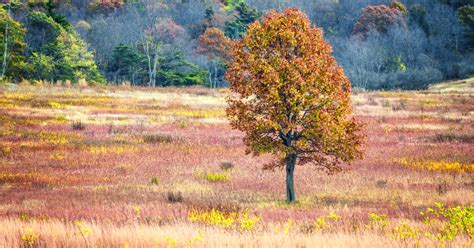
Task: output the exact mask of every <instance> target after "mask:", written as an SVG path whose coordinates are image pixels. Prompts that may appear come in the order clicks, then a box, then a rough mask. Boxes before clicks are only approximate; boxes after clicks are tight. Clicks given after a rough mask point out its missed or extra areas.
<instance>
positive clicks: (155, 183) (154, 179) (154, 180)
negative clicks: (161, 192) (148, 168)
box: [150, 177, 160, 185]
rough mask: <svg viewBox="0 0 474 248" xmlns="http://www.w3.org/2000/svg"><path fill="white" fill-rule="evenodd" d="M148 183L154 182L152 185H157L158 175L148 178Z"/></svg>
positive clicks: (158, 181) (158, 182)
mask: <svg viewBox="0 0 474 248" xmlns="http://www.w3.org/2000/svg"><path fill="white" fill-rule="evenodd" d="M150 183H151V184H154V185H158V184H160V179H159V178H158V177H152V178H151V179H150Z"/></svg>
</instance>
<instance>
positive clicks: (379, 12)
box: [352, 5, 406, 37]
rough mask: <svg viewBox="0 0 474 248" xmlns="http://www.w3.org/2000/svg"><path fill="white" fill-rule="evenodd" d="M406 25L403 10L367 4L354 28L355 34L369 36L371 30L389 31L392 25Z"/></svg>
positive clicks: (353, 32)
mask: <svg viewBox="0 0 474 248" xmlns="http://www.w3.org/2000/svg"><path fill="white" fill-rule="evenodd" d="M394 25H396V26H402V27H405V26H406V22H405V19H404V18H403V12H401V11H400V10H398V9H397V8H391V7H388V6H385V5H378V6H367V7H366V8H365V9H364V11H363V13H362V15H361V17H360V18H359V21H357V23H356V24H355V25H354V27H353V29H352V34H353V35H361V36H363V37H365V36H367V33H368V32H369V31H370V30H376V31H377V32H379V33H385V32H387V30H388V28H389V27H390V26H394Z"/></svg>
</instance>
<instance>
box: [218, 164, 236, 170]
mask: <svg viewBox="0 0 474 248" xmlns="http://www.w3.org/2000/svg"><path fill="white" fill-rule="evenodd" d="M219 168H221V170H224V171H227V170H230V169H232V168H234V164H232V163H231V162H222V163H220V164H219Z"/></svg>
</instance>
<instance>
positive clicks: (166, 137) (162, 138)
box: [143, 134, 174, 144]
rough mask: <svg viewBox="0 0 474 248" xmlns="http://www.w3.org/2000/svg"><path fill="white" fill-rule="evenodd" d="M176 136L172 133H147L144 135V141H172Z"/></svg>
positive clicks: (149, 142) (155, 142) (153, 142)
mask: <svg viewBox="0 0 474 248" xmlns="http://www.w3.org/2000/svg"><path fill="white" fill-rule="evenodd" d="M173 140H174V138H173V137H172V136H171V135H164V134H147V135H145V136H143V141H144V142H145V143H148V144H157V143H171V142H173Z"/></svg>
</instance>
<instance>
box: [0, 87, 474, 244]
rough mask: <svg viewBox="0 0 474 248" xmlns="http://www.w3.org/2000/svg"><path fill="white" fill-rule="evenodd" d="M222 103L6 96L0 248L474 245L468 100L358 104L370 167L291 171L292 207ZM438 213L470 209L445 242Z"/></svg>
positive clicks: (430, 97) (12, 91)
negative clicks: (429, 219)
mask: <svg viewBox="0 0 474 248" xmlns="http://www.w3.org/2000/svg"><path fill="white" fill-rule="evenodd" d="M226 94H227V91H226V90H208V89H202V88H186V89H180V88H159V89H147V88H130V87H120V86H116V87H112V86H108V87H91V88H75V87H56V86H42V87H38V86H24V85H23V86H15V87H14V86H11V85H10V86H9V85H3V86H0V113H1V114H0V247H20V246H21V247H189V246H195V247H223V246H228V247H240V246H245V247H247V246H249V247H320V246H325V247H387V246H394V247H440V246H446V247H472V246H473V245H474V244H473V236H472V235H473V234H474V226H473V223H474V213H473V210H472V207H473V205H474V156H473V154H474V118H473V113H474V112H473V111H474V98H473V96H472V94H471V93H466V92H464V93H463V92H455V91H441V90H438V91H434V90H426V91H409V92H398V91H397V92H395V91H393V92H390V91H388V92H355V93H354V94H353V105H354V115H355V116H356V117H357V118H358V119H360V120H361V121H362V122H363V123H364V124H365V128H364V129H365V132H366V135H367V141H366V145H365V148H364V150H365V158H364V159H362V160H359V161H355V162H354V163H353V164H350V165H343V167H344V168H345V171H344V172H343V173H339V174H336V175H331V176H329V175H327V174H326V173H324V172H323V171H320V170H318V169H317V168H314V167H297V168H296V171H295V182H296V192H297V199H298V200H299V202H298V203H296V204H293V205H288V204H286V203H285V202H284V199H285V195H284V194H285V188H284V186H285V182H284V180H285V176H284V172H283V171H278V170H277V171H264V170H262V166H263V164H265V163H266V162H267V161H269V159H271V158H270V157H269V156H262V157H253V156H251V155H246V154H245V146H244V145H243V143H242V137H243V134H242V133H240V132H238V131H235V130H232V129H231V128H230V126H229V125H228V122H227V120H226V117H225V107H226V103H225V96H226ZM223 163H227V164H229V163H230V164H232V165H233V168H230V169H228V170H224V169H222V168H221V165H222V164H223ZM214 177H215V178H214ZM436 203H442V204H443V206H445V208H449V209H451V208H455V207H458V206H459V207H460V208H463V209H467V210H465V211H464V212H462V213H464V215H463V216H464V217H463V218H466V220H464V222H463V221H458V220H456V221H458V222H459V223H461V224H459V223H458V222H455V225H457V224H459V225H464V226H463V228H461V229H457V232H456V234H455V235H454V236H452V237H448V236H449V235H447V234H446V230H447V229H446V225H448V224H449V223H450V219H449V218H448V219H447V217H446V216H445V217H443V216H434V217H433V219H432V223H431V224H429V223H428V224H427V221H426V215H424V214H422V213H420V212H424V213H426V211H427V209H428V208H432V209H434V208H435V204H436ZM193 211H194V212H197V213H201V214H204V215H205V214H206V213H207V214H210V213H211V212H213V211H215V213H217V214H216V215H212V216H211V215H210V217H209V218H207V217H206V218H207V219H205V218H204V217H203V219H200V220H196V219H193V218H192V217H191V213H193ZM247 212H248V213H247ZM371 214H375V215H376V216H386V218H387V219H386V221H383V220H379V219H377V218H374V217H373V216H374V215H372V217H370V215H371ZM204 215H203V216H204ZM223 217H225V218H228V219H232V224H230V225H229V226H223V225H222V223H221V222H222V221H223V220H222V218H223ZM323 222H324V223H323ZM447 223H448V224H447ZM456 223H457V224H456ZM466 223H467V224H466ZM459 225H458V226H459ZM448 229H449V228H448Z"/></svg>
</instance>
